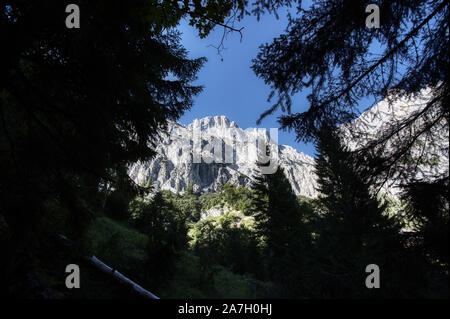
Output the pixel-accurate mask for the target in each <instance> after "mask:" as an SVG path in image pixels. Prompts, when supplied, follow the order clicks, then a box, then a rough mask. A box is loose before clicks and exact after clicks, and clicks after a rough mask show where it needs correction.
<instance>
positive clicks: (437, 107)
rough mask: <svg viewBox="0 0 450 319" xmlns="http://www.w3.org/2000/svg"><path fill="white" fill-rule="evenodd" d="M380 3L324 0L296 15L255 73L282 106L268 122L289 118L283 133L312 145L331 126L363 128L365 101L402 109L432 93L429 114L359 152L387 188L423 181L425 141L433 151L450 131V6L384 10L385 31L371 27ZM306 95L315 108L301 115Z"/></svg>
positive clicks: (390, 5) (398, 125)
mask: <svg viewBox="0 0 450 319" xmlns="http://www.w3.org/2000/svg"><path fill="white" fill-rule="evenodd" d="M370 3H371V2H370V1H357V2H356V1H334V0H329V1H328V0H327V1H314V2H313V4H312V6H311V7H310V8H307V9H302V8H300V7H299V8H298V16H297V17H294V16H290V19H289V25H288V27H287V29H286V32H285V33H284V34H282V35H280V36H279V37H277V38H275V39H274V40H273V42H272V43H270V44H265V45H263V46H261V48H260V53H259V54H258V56H257V58H256V59H254V60H253V70H254V71H255V73H256V74H257V75H258V76H259V77H260V78H262V79H263V80H264V81H265V83H266V84H268V85H270V87H271V88H272V92H271V94H270V96H269V101H271V99H272V98H274V97H276V100H275V102H274V104H273V106H272V107H270V108H269V109H268V110H267V111H266V112H264V113H263V114H262V115H261V117H260V119H259V121H260V120H261V119H262V118H264V117H265V116H267V115H269V114H271V113H273V112H274V111H275V110H277V109H281V110H282V111H284V112H285V113H287V114H284V115H283V116H281V117H280V119H279V122H280V125H281V127H282V128H284V129H289V130H291V129H292V130H294V131H295V133H296V134H297V138H298V139H299V140H303V141H311V140H314V139H315V138H317V134H318V130H319V129H320V128H321V126H322V124H326V125H328V126H337V125H339V124H342V123H347V122H349V121H351V120H352V119H354V118H355V117H356V115H357V114H358V111H357V106H358V105H359V104H360V103H361V100H362V99H364V98H373V99H374V100H375V101H379V100H381V99H382V98H389V99H390V102H393V101H395V100H397V99H398V98H400V97H402V96H403V97H404V96H410V95H419V93H420V92H421V90H422V89H424V88H429V89H430V90H431V93H429V96H428V97H429V98H428V100H427V101H426V103H424V105H423V106H422V107H421V108H419V109H417V110H416V111H414V112H411V113H410V114H408V116H406V117H405V118H402V119H401V120H399V121H396V122H395V123H391V125H390V127H385V128H384V129H383V130H382V131H380V132H379V134H378V136H377V138H376V139H374V140H373V141H371V143H369V144H368V145H364V147H361V149H360V152H359V156H365V157H366V158H367V160H366V161H365V163H366V165H367V166H372V167H373V170H374V172H373V173H374V174H378V175H382V176H381V177H382V178H381V180H383V181H384V180H385V179H386V178H387V177H389V176H393V175H394V174H397V177H398V178H402V177H405V178H406V176H411V175H412V176H413V177H414V175H415V174H414V173H415V172H416V171H417V163H418V162H420V160H423V157H420V156H419V158H413V155H414V151H412V150H413V149H415V148H416V147H417V144H418V143H419V141H420V142H421V143H422V144H424V143H425V144H427V145H433V144H434V143H435V142H436V141H435V138H436V136H439V132H442V131H443V130H445V131H448V129H449V127H448V118H449V107H448V105H449V104H450V103H449V101H448V97H449V90H448V72H447V71H448V69H449V59H448V47H449V21H450V19H449V5H448V1H445V0H443V1H430V0H424V1H412V0H402V1H378V2H377V4H378V5H379V8H380V16H381V17H380V20H381V22H380V28H379V29H375V28H373V29H369V28H367V27H366V24H365V19H366V17H367V16H368V13H366V11H365V8H366V6H367V5H368V4H370ZM300 92H306V93H308V94H309V95H308V104H307V105H305V106H301V105H299V106H295V107H296V108H304V109H305V110H304V111H302V112H296V111H295V108H294V106H293V105H292V100H291V96H292V95H295V94H296V93H300ZM367 124H371V123H367ZM399 132H403V133H405V132H406V134H399ZM387 145H390V147H389V148H387V147H386V146H387ZM441 147H442V145H441ZM442 152H444V153H445V152H447V153H448V146H447V147H445V146H444V150H442ZM399 171H401V174H399ZM386 175H389V176H386ZM447 176H448V171H447Z"/></svg>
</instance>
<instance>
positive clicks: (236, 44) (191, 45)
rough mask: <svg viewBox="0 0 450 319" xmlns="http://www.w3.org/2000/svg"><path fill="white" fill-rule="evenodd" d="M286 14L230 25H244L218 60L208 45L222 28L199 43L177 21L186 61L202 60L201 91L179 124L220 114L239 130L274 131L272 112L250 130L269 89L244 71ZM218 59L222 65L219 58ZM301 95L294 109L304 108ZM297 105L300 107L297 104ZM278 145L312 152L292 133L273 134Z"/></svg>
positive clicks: (228, 40) (184, 24) (277, 31)
mask: <svg viewBox="0 0 450 319" xmlns="http://www.w3.org/2000/svg"><path fill="white" fill-rule="evenodd" d="M286 12H287V11H286V10H280V11H279V20H277V19H276V18H275V16H273V15H264V16H262V17H261V19H260V21H259V22H258V21H257V20H256V18H255V17H253V16H248V17H245V18H244V19H243V20H242V21H240V22H238V24H237V25H236V27H238V28H240V27H244V29H243V38H242V42H240V36H239V34H238V33H236V32H233V33H230V34H229V35H228V37H227V38H226V40H225V42H224V43H225V48H226V49H225V50H223V51H222V53H221V54H222V57H221V56H220V55H218V53H217V50H216V49H215V48H212V47H208V45H215V46H217V45H218V44H219V43H220V39H221V37H222V33H223V28H222V27H219V26H218V27H217V28H216V29H215V30H214V31H213V32H212V33H211V34H210V36H208V37H207V38H205V39H200V38H199V37H198V35H197V33H196V31H195V30H194V29H193V28H192V27H190V26H189V25H188V23H187V22H186V21H183V22H182V23H181V25H180V26H179V30H180V31H181V32H182V33H183V35H182V44H183V45H184V47H185V48H186V49H187V50H188V51H189V56H190V57H191V58H197V57H201V56H205V57H206V58H207V59H208V61H207V62H206V64H205V65H204V67H203V68H202V69H201V71H200V72H199V74H198V80H197V82H196V83H197V84H201V85H204V87H205V88H204V90H203V92H202V93H200V95H199V96H198V97H196V98H195V102H194V106H193V107H192V109H191V110H190V111H188V112H186V113H185V115H184V116H183V117H182V118H181V119H180V122H181V123H182V124H189V123H191V122H192V121H193V120H194V119H195V118H202V117H205V116H214V115H225V116H226V117H228V118H229V119H230V121H235V122H236V124H237V125H238V126H239V127H241V128H243V129H246V128H249V127H264V128H271V127H279V125H278V123H277V117H278V116H279V115H280V114H281V113H280V112H277V113H275V114H273V115H271V116H268V117H266V118H265V119H264V120H263V121H262V123H261V125H260V126H256V120H257V119H258V117H259V115H260V114H261V113H262V112H263V111H264V110H266V109H267V108H268V107H269V105H270V104H269V103H268V102H267V97H268V95H269V93H270V88H269V87H268V86H267V85H266V84H264V81H263V80H261V79H259V78H257V77H256V75H255V74H254V73H253V70H252V69H251V68H250V66H251V64H252V63H251V60H252V59H253V58H255V57H256V55H257V53H258V52H259V50H258V47H259V46H260V45H261V44H263V43H266V42H271V41H272V39H273V38H274V37H276V36H278V35H279V34H281V33H282V32H283V31H284V30H285V28H286V25H287V19H286ZM222 58H223V61H222V60H221V59H222ZM305 96H306V95H303V96H299V97H296V98H295V99H294V107H293V110H294V111H300V110H302V108H304V107H306V104H305V103H304V102H303V101H305ZM302 102H303V103H302ZM278 142H279V144H286V145H290V146H292V147H294V148H296V149H297V150H299V151H301V152H304V153H306V154H309V155H313V154H314V147H313V146H312V145H306V144H304V143H297V142H296V141H295V134H294V133H293V132H291V133H289V132H284V131H281V130H280V131H279V133H278Z"/></svg>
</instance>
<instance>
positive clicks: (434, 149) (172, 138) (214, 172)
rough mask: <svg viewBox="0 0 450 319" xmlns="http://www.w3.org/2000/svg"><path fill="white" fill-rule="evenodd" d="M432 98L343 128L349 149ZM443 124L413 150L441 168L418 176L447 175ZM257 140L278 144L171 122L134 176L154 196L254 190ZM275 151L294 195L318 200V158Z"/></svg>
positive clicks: (200, 123)
mask: <svg viewBox="0 0 450 319" xmlns="http://www.w3.org/2000/svg"><path fill="white" fill-rule="evenodd" d="M430 98H431V95H430V90H429V89H424V90H423V91H422V92H421V94H420V95H419V96H416V97H414V98H403V99H399V100H397V101H394V103H389V102H388V100H383V101H380V102H379V103H378V104H376V105H375V106H373V107H372V108H370V109H369V110H367V111H365V112H364V113H362V114H361V116H360V117H359V118H357V119H356V120H354V121H353V122H351V123H349V124H347V125H342V126H341V127H340V128H339V130H340V131H341V133H342V137H343V140H344V144H346V145H347V146H348V147H349V148H350V149H353V150H355V149H357V148H359V147H364V145H366V143H368V142H370V141H371V140H374V139H377V138H379V137H380V134H382V133H383V132H385V131H387V130H388V129H389V128H390V126H391V125H393V124H395V123H397V122H398V121H399V120H402V119H404V118H405V117H408V116H413V115H414V114H417V112H420V111H421V110H422V109H423V108H424V107H425V105H426V102H427V101H428V100H430ZM430 116H431V117H432V116H433V114H431V115H429V117H430ZM426 120H427V119H423V121H426ZM428 121H429V119H428ZM441 122H442V125H438V126H436V127H435V128H434V129H433V130H432V132H431V134H432V140H433V141H434V142H435V143H431V144H430V143H429V142H427V141H425V140H424V141H420V140H419V141H418V142H420V143H418V144H419V145H421V146H420V147H417V150H415V149H413V155H414V153H418V154H419V155H421V156H423V154H425V156H426V157H427V159H428V161H429V162H433V163H437V164H433V165H428V166H427V165H423V164H420V165H418V169H417V176H415V177H419V178H421V177H427V176H436V175H442V174H444V175H445V174H447V175H448V167H449V164H448V163H449V159H448V149H449V142H448V141H449V132H448V126H447V124H446V121H445V119H443V120H442V121H441ZM438 124H439V123H438ZM419 125H420V122H419ZM350 132H351V133H350ZM408 132H409V131H408V130H406V129H405V130H404V131H400V132H399V134H397V135H396V138H397V139H400V142H401V139H402V138H403V136H406V135H403V134H408ZM255 141H265V142H266V143H267V142H269V143H270V142H272V144H271V145H272V146H273V145H276V144H277V143H276V135H274V134H272V132H269V131H266V130H264V131H261V130H258V129H246V130H243V129H241V128H239V127H238V126H237V125H236V123H235V122H233V121H230V120H229V119H228V118H226V117H225V116H208V117H205V118H202V119H196V120H194V121H193V122H192V123H191V124H189V125H187V126H183V125H181V124H178V123H175V122H171V123H169V126H168V131H167V134H161V138H160V140H159V141H157V143H156V151H157V156H155V157H154V158H153V159H152V160H150V161H148V162H144V163H135V164H133V165H132V166H131V167H130V168H129V175H130V177H131V178H133V179H134V180H135V181H136V182H137V183H139V184H141V185H143V184H144V185H145V184H147V183H148V181H149V180H150V181H151V183H152V185H153V187H154V190H155V191H157V190H160V189H167V190H171V191H173V192H183V191H185V190H186V188H187V186H188V185H189V184H190V183H192V184H193V188H194V191H196V192H201V193H205V192H215V191H217V190H219V187H220V185H223V184H225V183H227V182H231V183H232V184H234V185H243V186H246V187H249V186H250V183H251V177H252V175H253V173H254V172H255V170H256V160H257V157H256V154H257V150H256V148H255ZM393 142H394V141H392V142H391V141H388V142H387V143H386V144H385V145H384V146H383V148H382V149H380V151H381V152H389V151H391V150H393V149H394V146H393V145H394V143H393ZM256 144H258V143H256ZM423 145H425V146H423ZM271 152H272V153H274V154H278V156H277V157H278V160H277V163H278V164H279V165H280V166H281V167H282V168H283V169H284V172H285V174H286V177H287V179H288V180H289V182H290V183H291V185H292V189H293V191H294V192H295V194H297V195H303V196H307V197H311V198H315V197H317V196H318V192H317V190H316V187H317V181H316V175H315V173H314V158H312V157H311V156H308V155H306V154H303V153H301V152H299V151H297V150H296V149H294V148H292V147H290V146H286V145H280V146H278V145H276V147H275V148H271ZM387 154H388V153H387ZM396 186H397V185H396V180H392V181H391V182H390V183H387V188H386V189H385V191H387V192H390V193H392V194H393V195H395V194H396V193H397V192H398V189H397V191H396Z"/></svg>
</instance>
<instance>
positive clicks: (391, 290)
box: [316, 129, 426, 297]
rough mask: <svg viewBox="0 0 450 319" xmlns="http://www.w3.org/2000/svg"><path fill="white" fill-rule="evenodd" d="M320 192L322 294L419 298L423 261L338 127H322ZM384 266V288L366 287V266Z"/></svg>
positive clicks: (319, 162)
mask: <svg viewBox="0 0 450 319" xmlns="http://www.w3.org/2000/svg"><path fill="white" fill-rule="evenodd" d="M317 150H318V155H317V160H316V174H317V176H318V184H319V188H318V190H319V191H320V196H319V202H320V204H321V209H320V213H321V219H320V220H319V222H318V239H317V251H316V252H317V256H316V258H317V261H318V262H317V265H318V273H317V275H318V278H317V279H316V280H317V281H320V282H322V283H327V284H326V285H322V287H321V289H320V290H319V291H318V292H317V293H319V294H320V296H321V297H364V296H390V297H392V296H396V297H401V296H419V295H421V294H422V293H423V292H424V290H423V289H424V286H425V285H426V281H425V279H424V278H423V277H421V276H422V273H423V269H422V268H421V263H420V261H419V260H417V259H415V258H414V255H413V254H411V253H410V252H409V251H408V250H407V249H405V247H404V245H403V241H402V239H401V235H400V225H399V223H398V222H397V220H396V219H395V218H394V217H388V216H387V215H386V214H384V209H385V207H384V205H381V204H380V203H379V201H378V200H377V198H376V196H375V194H373V193H372V191H371V189H370V179H368V178H367V177H366V176H365V175H364V174H365V171H364V170H363V169H361V166H359V165H358V161H357V158H355V157H353V156H352V155H353V154H352V153H351V152H350V151H348V150H347V149H346V148H345V147H343V146H342V144H341V140H340V138H339V136H338V134H337V133H336V132H335V131H332V130H330V129H323V130H322V131H321V133H320V136H319V139H318V143H317ZM369 264H376V265H377V266H379V268H380V270H381V273H382V277H381V278H382V284H383V289H367V288H366V286H365V278H366V276H367V275H368V274H367V273H365V268H366V266H367V265H369Z"/></svg>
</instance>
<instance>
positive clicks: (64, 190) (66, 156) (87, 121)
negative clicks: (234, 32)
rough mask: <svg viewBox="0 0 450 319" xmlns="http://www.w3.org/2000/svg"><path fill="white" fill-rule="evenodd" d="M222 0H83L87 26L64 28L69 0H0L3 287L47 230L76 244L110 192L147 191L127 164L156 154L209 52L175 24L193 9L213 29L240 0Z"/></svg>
mask: <svg viewBox="0 0 450 319" xmlns="http://www.w3.org/2000/svg"><path fill="white" fill-rule="evenodd" d="M220 4H221V2H219V3H216V2H214V3H213V2H212V1H207V2H202V3H200V2H195V3H194V4H192V5H191V6H190V8H189V10H187V11H186V10H181V8H180V7H179V5H178V2H177V1H168V2H166V1H164V5H163V4H162V3H161V2H160V1H152V0H150V1H127V2H120V1H96V2H93V1H78V2H77V5H78V6H79V8H80V13H81V14H80V16H81V23H80V28H79V29H76V28H74V29H68V28H66V25H65V19H66V17H67V15H68V13H66V12H65V8H66V5H67V3H64V2H61V1H40V2H29V1H21V0H17V1H4V2H2V3H1V5H0V35H1V37H2V39H3V45H2V53H3V58H2V59H1V61H0V74H1V76H0V172H1V173H0V175H1V176H0V202H1V203H2V204H1V206H0V216H1V221H2V224H5V225H6V226H5V229H7V236H6V235H5V236H3V233H2V239H3V238H6V239H4V240H6V241H7V243H6V244H5V246H6V247H7V249H6V250H5V251H3V250H2V258H1V260H2V262H1V265H0V268H1V269H0V273H1V278H0V280H1V285H0V286H1V287H2V289H3V288H4V287H6V288H5V289H7V287H8V284H7V283H5V282H11V281H13V280H14V278H15V277H14V276H12V275H11V274H12V272H14V271H18V270H17V269H18V264H17V263H21V264H32V263H30V262H29V260H24V256H25V257H26V256H29V253H30V252H31V251H33V250H36V249H38V248H39V243H40V242H42V241H43V240H44V239H43V237H46V236H50V235H52V234H56V233H57V232H64V233H65V235H67V236H70V237H71V238H72V239H73V240H74V242H77V243H78V242H79V240H78V239H79V238H80V233H81V232H82V230H83V229H85V226H86V224H87V222H88V221H89V219H90V217H92V216H93V215H95V213H96V212H98V211H100V210H101V208H102V206H103V204H104V200H101V198H104V196H103V194H101V193H102V192H103V191H105V190H111V189H116V191H117V190H118V189H121V190H123V189H127V192H128V191H129V190H130V189H134V191H138V190H140V187H139V186H138V185H135V184H134V183H133V182H132V181H131V180H130V178H128V176H127V175H126V174H125V175H124V174H123V172H124V171H125V172H126V168H127V165H128V164H130V163H132V162H135V161H137V160H146V159H148V158H149V157H151V156H152V155H153V154H154V151H153V146H154V145H153V143H154V138H155V137H156V136H157V135H158V134H159V132H160V131H162V130H164V129H165V127H166V124H167V120H169V119H170V120H176V119H178V118H179V116H181V115H182V114H183V112H184V111H186V110H187V109H189V108H190V107H191V105H192V101H193V100H192V99H193V97H194V96H195V95H197V94H198V93H199V92H200V91H201V87H200V86H194V85H192V81H193V80H194V79H195V78H196V74H197V72H198V70H199V69H200V67H201V66H202V64H203V62H204V61H205V59H204V58H198V59H189V58H188V57H187V51H186V50H185V49H184V48H183V47H182V46H181V45H180V43H179V40H180V37H179V33H178V32H177V31H176V30H175V29H174V27H175V26H176V25H177V24H178V22H179V20H180V19H181V18H182V17H185V16H191V18H192V20H193V21H195V22H196V23H195V27H196V28H197V30H198V31H199V32H200V33H201V34H206V33H207V32H209V30H211V27H213V26H214V25H216V24H217V23H216V24H214V21H216V20H217V21H216V22H220V21H223V19H224V16H226V15H228V14H229V12H230V10H231V8H234V7H235V6H236V5H237V2H231V4H232V6H231V7H230V6H220ZM203 16H204V17H203ZM119 184H121V185H119ZM125 184H128V186H126V185H125ZM2 229H3V228H2ZM2 232H3V231H2ZM5 232H6V231H5ZM30 243H34V245H30ZM2 246H3V245H2ZM31 255H32V254H31ZM20 256H22V257H20ZM26 258H28V257H26ZM25 273H26V272H25ZM23 274H24V272H22V273H21V274H18V276H22V277H23ZM3 283H5V284H3Z"/></svg>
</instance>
